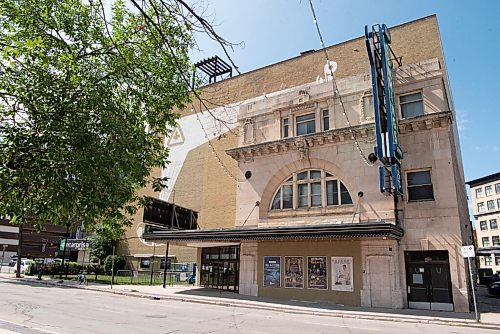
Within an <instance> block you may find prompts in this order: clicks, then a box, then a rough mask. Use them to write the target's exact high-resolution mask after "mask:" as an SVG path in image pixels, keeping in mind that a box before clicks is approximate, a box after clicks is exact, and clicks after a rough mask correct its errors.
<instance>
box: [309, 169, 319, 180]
mask: <svg viewBox="0 0 500 334" xmlns="http://www.w3.org/2000/svg"><path fill="white" fill-rule="evenodd" d="M311 179H321V171H319V170H312V171H311Z"/></svg>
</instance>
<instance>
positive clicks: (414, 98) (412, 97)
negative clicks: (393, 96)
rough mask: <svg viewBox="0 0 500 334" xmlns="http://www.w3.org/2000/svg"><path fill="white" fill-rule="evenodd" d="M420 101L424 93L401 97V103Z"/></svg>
mask: <svg viewBox="0 0 500 334" xmlns="http://www.w3.org/2000/svg"><path fill="white" fill-rule="evenodd" d="M419 100H422V93H414V94H409V95H403V96H400V97H399V101H401V103H408V102H415V101H419Z"/></svg>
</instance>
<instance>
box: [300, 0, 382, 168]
mask: <svg viewBox="0 0 500 334" xmlns="http://www.w3.org/2000/svg"><path fill="white" fill-rule="evenodd" d="M309 5H310V7H311V13H312V16H313V19H314V25H315V26H316V31H317V32H318V37H319V40H320V42H321V48H322V51H323V53H324V54H325V58H326V63H327V64H328V69H329V71H330V75H331V77H332V90H333V93H334V97H335V95H337V96H338V97H339V102H340V106H341V107H342V114H343V115H344V117H345V119H346V121H347V125H348V127H349V133H350V134H351V138H352V139H353V140H354V144H355V145H356V148H357V149H358V152H359V155H360V156H361V158H362V159H363V161H364V162H365V164H366V165H368V166H373V164H372V163H371V162H370V161H369V160H368V158H367V157H366V155H365V154H364V153H363V150H362V149H361V146H360V145H359V142H358V140H357V139H356V138H355V137H354V133H353V130H352V125H351V121H350V120H349V117H348V116H347V112H346V109H345V106H344V102H343V100H342V96H341V95H340V91H339V88H338V86H337V82H336V81H335V76H334V75H333V70H332V65H331V64H330V58H329V57H328V52H327V51H326V47H325V43H324V41H323V35H322V34H321V30H320V29H319V24H318V19H317V18H316V12H315V11H314V6H313V3H312V0H309Z"/></svg>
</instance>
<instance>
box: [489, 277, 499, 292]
mask: <svg viewBox="0 0 500 334" xmlns="http://www.w3.org/2000/svg"><path fill="white" fill-rule="evenodd" d="M488 292H489V293H490V295H494V296H500V281H497V282H493V283H491V284H490V285H489V286H488Z"/></svg>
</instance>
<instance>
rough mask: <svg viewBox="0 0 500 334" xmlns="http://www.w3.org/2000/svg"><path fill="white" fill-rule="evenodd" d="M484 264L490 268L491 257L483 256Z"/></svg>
mask: <svg viewBox="0 0 500 334" xmlns="http://www.w3.org/2000/svg"><path fill="white" fill-rule="evenodd" d="M484 264H485V265H486V266H491V264H492V260H491V256H485V257H484Z"/></svg>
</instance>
